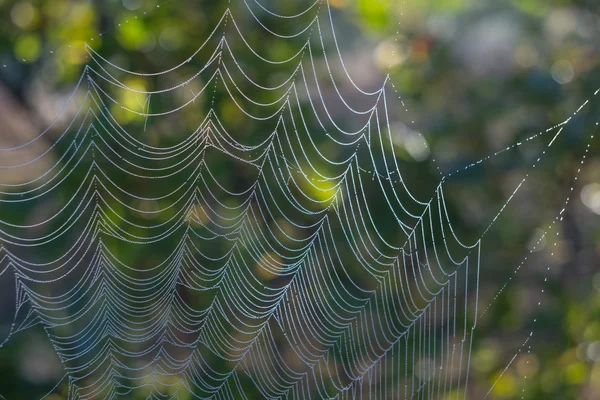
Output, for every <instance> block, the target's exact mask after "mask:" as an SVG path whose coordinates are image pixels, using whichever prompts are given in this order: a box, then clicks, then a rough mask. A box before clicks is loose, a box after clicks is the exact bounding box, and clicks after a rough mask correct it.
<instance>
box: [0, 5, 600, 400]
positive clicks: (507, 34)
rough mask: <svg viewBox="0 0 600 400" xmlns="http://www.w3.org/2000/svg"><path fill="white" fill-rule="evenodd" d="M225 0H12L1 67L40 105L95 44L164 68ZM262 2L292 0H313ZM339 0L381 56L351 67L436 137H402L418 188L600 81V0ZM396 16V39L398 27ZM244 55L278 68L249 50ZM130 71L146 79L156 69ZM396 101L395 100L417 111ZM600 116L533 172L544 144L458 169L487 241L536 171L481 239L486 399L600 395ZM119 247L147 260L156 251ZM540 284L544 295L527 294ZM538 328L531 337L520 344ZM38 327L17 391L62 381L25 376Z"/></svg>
mask: <svg viewBox="0 0 600 400" xmlns="http://www.w3.org/2000/svg"><path fill="white" fill-rule="evenodd" d="M225 3H227V2H226V1H212V0H211V1H208V0H207V1H196V2H191V1H184V2H168V3H166V4H163V5H161V7H157V5H158V4H156V3H153V2H152V0H150V1H142V0H123V1H122V2H120V1H98V2H90V1H69V0H44V1H41V0H40V1H35V0H32V1H26V0H19V1H12V0H3V1H0V13H1V14H0V15H2V23H1V24H0V64H4V65H6V67H4V68H0V78H1V79H2V82H3V83H4V85H5V86H7V87H9V88H10V90H11V91H12V92H13V93H14V94H15V97H16V98H17V99H18V101H19V102H20V103H21V104H22V106H23V107H24V108H25V109H27V110H28V111H29V112H31V113H32V114H43V113H42V112H41V111H40V109H39V106H38V105H36V104H38V103H37V102H36V101H35V96H36V93H38V92H39V88H41V87H43V88H45V89H46V90H47V91H50V92H57V93H60V92H64V91H68V89H69V88H70V87H72V85H73V82H74V81H75V80H77V79H78V77H79V75H80V74H81V72H82V66H83V65H85V63H86V62H88V61H89V60H88V58H87V55H86V52H85V49H84V43H87V45H89V46H90V47H92V48H93V49H94V50H96V51H98V52H99V54H101V55H102V56H103V57H105V58H106V59H108V60H111V61H113V62H115V63H118V64H119V65H121V66H122V67H124V68H127V69H130V70H135V71H141V72H150V71H158V70H164V69H166V68H169V67H171V66H173V65H176V64H178V63H179V62H181V61H183V60H185V59H186V58H187V57H189V56H190V54H192V53H193V52H194V51H195V49H196V48H197V46H198V44H199V43H201V42H202V41H203V39H204V38H205V37H206V36H208V34H209V33H210V32H211V30H212V29H213V27H214V25H215V24H216V22H217V21H218V19H219V18H220V17H221V15H222V12H223V10H224V9H225V7H227V4H225ZM263 4H265V5H266V6H267V7H270V8H272V9H274V10H277V11H278V12H280V13H281V14H286V13H292V12H293V11H297V10H301V9H303V8H304V7H305V6H306V4H307V3H306V2H301V1H268V2H267V1H264V2H263ZM330 4H331V6H332V7H333V8H334V15H335V16H336V20H335V23H336V27H339V29H340V31H341V32H343V33H344V34H343V37H344V40H343V42H342V53H343V55H344V57H345V58H346V59H347V61H348V62H351V60H352V59H353V58H356V59H358V58H361V57H362V58H366V59H367V60H368V62H367V63H366V66H364V67H361V68H362V69H360V70H356V69H355V70H354V72H355V73H360V74H361V75H362V78H363V79H361V80H362V81H365V82H367V84H370V83H369V82H375V81H376V82H381V81H382V79H383V76H384V74H386V73H388V71H389V74H390V78H391V80H392V82H393V83H394V85H395V87H396V88H397V89H398V91H399V93H400V94H401V95H402V97H403V99H404V102H405V103H406V105H407V108H408V114H407V115H409V117H402V119H401V120H402V122H403V126H404V129H408V130H409V131H410V132H417V131H418V132H421V133H422V134H423V135H424V136H425V138H426V140H427V142H428V146H429V148H430V150H431V154H430V155H428V156H427V157H426V159H424V160H420V159H418V158H419V157H418V156H416V157H415V155H414V153H411V152H410V151H408V150H410V149H406V148H404V149H399V154H400V155H401V157H403V161H404V163H405V164H404V165H405V166H407V168H409V170H410V171H412V169H410V168H412V167H411V166H412V165H419V166H420V167H421V169H419V171H420V172H419V173H418V174H417V173H411V172H407V176H408V179H409V180H410V185H409V186H410V187H415V188H416V190H417V191H418V190H419V189H422V191H423V192H427V190H425V188H427V189H430V188H431V187H432V185H435V184H436V183H437V181H438V180H439V177H440V175H439V172H438V168H439V169H440V170H441V172H442V174H447V173H451V172H453V171H454V170H456V169H459V168H461V167H462V166H464V165H468V164H469V163H471V162H473V161H476V160H478V159H481V158H483V157H486V156H487V155H489V154H493V153H494V152H496V151H499V150H501V149H503V148H505V147H506V146H510V145H513V144H515V143H517V142H519V141H520V140H523V139H524V138H526V137H529V136H531V135H533V134H535V133H537V132H541V131H544V130H545V129H546V128H548V127H550V126H553V125H555V124H556V123H558V122H561V121H563V120H565V119H566V118H567V117H568V116H569V115H571V114H572V113H573V112H574V111H575V110H576V109H577V108H578V107H579V105H580V104H582V103H583V102H584V101H585V100H586V99H588V98H590V97H591V96H592V95H593V93H594V91H595V90H596V89H597V88H598V87H600V51H599V50H600V3H597V2H595V1H586V0H426V1H416V0H405V1H400V0H330ZM231 6H232V7H233V8H235V9H237V10H239V11H240V14H243V12H242V11H241V10H243V3H242V2H241V1H232V5H231ZM290 31H294V27H292V26H291V27H290ZM396 32H399V37H400V40H398V41H393V40H392V39H391V38H392V37H394V35H395V34H396ZM247 33H248V40H249V42H251V43H253V44H254V45H255V46H258V47H260V48H261V49H262V50H264V51H265V52H266V53H269V56H271V58H273V59H284V58H287V57H289V56H290V54H291V53H292V52H293V50H294V48H293V47H286V46H281V45H279V42H278V41H275V40H272V38H271V37H269V36H268V35H265V34H263V32H261V33H254V32H248V31H247ZM271 43H272V44H273V45H271ZM390 65H391V68H389V70H388V66H390ZM194 67H197V65H196V66H195V65H193V63H192V64H191V65H189V66H185V67H182V68H181V70H180V74H181V75H182V76H184V75H186V74H187V73H188V71H191V70H192V69H193V68H194ZM244 67H245V68H247V69H248V70H249V71H252V73H253V74H259V75H260V74H262V75H268V71H260V70H256V69H255V67H254V66H253V65H251V64H249V65H244ZM126 84H127V85H128V86H130V87H134V88H140V89H142V88H144V81H142V80H136V79H130V80H128V81H127V82H126ZM372 86H373V87H374V85H372ZM191 90H192V93H193V90H194V89H193V88H192V89H191ZM217 97H218V100H217V102H216V104H217V107H219V112H220V113H221V114H222V115H224V116H225V119H228V121H229V123H231V124H232V125H235V123H236V113H235V105H234V104H232V103H231V101H228V100H227V96H225V95H224V94H223V93H221V94H218V95H217ZM119 100H120V101H121V102H122V103H123V104H125V105H129V106H130V107H135V105H136V103H138V102H140V101H141V102H142V103H144V101H145V99H143V98H141V97H140V98H138V97H137V96H133V97H126V96H125V97H123V98H121V99H119ZM198 102H203V107H204V108H205V109H208V107H209V106H210V105H209V104H206V103H207V100H206V96H201V97H200V98H199V99H198ZM144 104H145V103H144ZM399 108H400V107H399V106H398V110H397V112H395V114H396V115H403V112H404V110H400V109H399ZM112 111H113V112H114V113H115V115H117V117H118V118H119V120H120V122H122V123H124V124H126V125H127V124H131V126H136V124H137V126H139V125H140V124H141V123H143V117H137V116H134V115H132V114H130V113H122V112H121V110H120V109H119V108H118V107H115V108H114V109H113V110H112ZM598 115H599V114H598V109H597V108H594V109H593V110H591V111H590V112H589V114H586V117H581V118H579V119H577V120H576V121H573V123H571V124H569V125H568V126H567V127H566V128H565V134H564V135H563V137H561V139H560V143H558V144H559V146H558V149H556V148H555V149H553V151H552V152H551V153H550V154H549V155H548V159H547V160H546V161H545V162H544V163H543V165H542V166H541V167H540V168H538V169H537V170H535V171H533V170H531V169H530V166H531V164H532V160H535V158H536V157H537V155H538V153H539V150H540V146H541V143H537V142H536V143H533V144H531V145H529V146H524V147H519V148H517V149H516V150H513V151H511V152H508V153H506V154H504V155H502V156H501V157H498V158H494V159H491V160H490V161H489V162H487V163H484V164H482V166H481V167H479V168H474V169H471V170H470V171H468V172H466V173H461V174H457V175H455V176H454V177H453V179H452V180H449V181H448V183H447V186H448V190H447V195H448V199H449V200H450V203H451V205H452V208H453V215H454V216H455V219H456V220H457V230H458V232H459V233H460V235H462V237H465V238H469V239H471V240H475V239H477V238H478V237H479V236H480V235H481V234H482V232H483V230H484V229H485V228H486V226H487V224H488V223H489V221H490V220H491V218H492V217H493V216H494V215H495V214H496V213H497V211H498V210H499V209H500V208H501V207H502V205H503V204H504V203H505V202H506V200H507V198H508V197H509V195H510V193H511V191H512V190H513V188H514V186H515V185H514V184H515V182H517V183H518V180H519V179H520V177H521V176H522V175H523V174H524V173H529V174H530V176H531V177H532V180H533V183H532V186H531V188H530V189H528V191H527V192H526V193H525V194H523V195H522V196H518V197H517V199H515V200H513V203H514V206H512V207H511V208H510V209H509V210H508V211H507V213H506V214H505V215H503V217H502V218H501V219H499V220H498V223H497V224H496V225H495V226H494V228H493V229H492V230H491V231H490V232H489V234H487V235H486V237H485V241H484V245H483V249H484V251H483V254H484V259H483V260H482V275H481V283H480V284H481V288H480V301H481V304H480V307H483V308H485V307H487V306H488V304H490V308H489V311H488V312H486V314H485V316H484V317H483V318H482V319H481V321H480V322H479V325H478V329H477V337H476V341H475V344H474V347H473V353H472V361H473V362H472V369H473V370H472V378H471V379H472V380H471V382H470V392H469V394H468V398H469V399H482V398H484V396H485V395H486V393H487V391H488V390H489V389H490V387H492V385H493V389H491V392H490V396H489V397H488V398H490V399H513V398H515V399H516V398H524V399H590V400H591V399H597V398H600V275H599V274H600V270H599V268H598V265H599V264H598V261H599V256H600V245H598V243H600V224H599V223H598V222H599V221H600V216H599V215H598V209H600V206H598V208H594V207H595V206H594V204H597V203H598V202H600V200H599V198H600V191H597V192H594V193H595V194H592V195H590V196H591V197H590V198H592V199H596V200H593V201H595V202H596V203H593V202H592V203H590V202H587V203H586V201H585V199H583V198H580V194H581V193H582V190H583V189H584V188H586V187H588V189H589V190H592V189H593V188H595V186H589V185H593V184H594V183H598V182H600V157H599V152H598V149H599V145H598V144H594V145H593V146H592V150H591V154H590V155H588V157H587V162H586V165H585V167H584V171H583V172H582V174H581V179H579V180H578V181H577V182H573V181H572V177H573V176H574V173H575V171H576V170H577V168H578V165H577V164H578V162H579V160H580V159H581V156H582V155H583V151H584V147H585V145H586V144H587V140H588V137H589V135H590V132H591V131H593V129H594V122H595V119H594V118H598ZM198 118H199V116H198V115H196V114H191V113H190V114H188V115H186V117H185V119H183V120H182V121H180V124H181V125H179V127H180V128H181V130H180V131H177V132H173V137H170V138H166V139H165V137H164V135H163V136H161V134H159V133H155V132H152V131H149V132H148V133H147V134H146V136H147V139H148V140H149V141H150V142H151V141H152V140H155V141H156V142H159V141H161V143H164V142H165V141H166V142H168V141H170V140H175V137H176V136H177V135H179V134H183V133H184V132H185V131H184V128H185V127H188V129H189V128H190V127H194V126H196V125H197V123H198ZM38 119H39V120H43V118H41V117H40V118H38ZM413 120H414V123H412V121H413ZM246 128H248V127H246ZM253 129H259V128H258V127H250V128H248V129H244V131H245V132H250V133H248V134H249V135H251V132H252V130H253ZM536 146H537V147H536ZM434 159H435V162H434V161H433V160H434ZM423 171H425V172H423ZM218 173H219V174H220V177H221V178H222V179H227V176H228V174H229V175H231V170H227V168H226V167H223V169H222V170H221V171H218ZM229 178H230V179H233V177H231V176H229ZM131 185H136V182H131ZM571 185H575V186H576V189H575V192H574V193H575V197H576V198H575V199H574V200H573V201H572V202H571V203H570V205H569V208H568V210H567V211H566V213H565V217H564V219H563V220H562V221H561V225H560V226H559V229H560V230H561V232H562V233H563V234H562V235H561V237H562V242H561V244H560V248H561V250H560V256H559V259H558V260H557V258H556V257H550V255H549V254H548V253H549V252H550V250H549V247H550V244H551V243H548V244H547V247H546V248H544V249H542V250H540V251H538V252H535V253H534V255H535V257H532V262H530V263H528V264H527V265H526V266H524V267H523V268H522V269H520V270H519V271H517V272H516V273H515V272H514V271H515V268H516V267H517V265H519V262H520V260H521V259H522V257H523V256H524V254H526V252H527V246H528V245H529V244H530V241H531V238H532V236H533V232H534V230H535V229H536V228H540V227H544V226H546V225H548V223H549V222H551V220H552V219H553V218H554V217H555V213H556V212H557V211H559V210H560V208H558V209H557V207H560V206H561V204H562V202H563V201H564V194H566V193H567V190H568V188H569V187H570V186H571ZM594 196H596V197H594ZM582 200H584V201H582ZM590 201H591V200H590ZM113 206H115V207H116V205H113ZM0 213H1V211H0ZM122 256H123V258H124V259H129V261H131V260H139V262H140V263H141V264H143V263H144V262H146V260H145V258H146V257H147V255H145V254H122ZM548 266H551V267H552V272H551V273H550V274H549V273H547V272H546V271H547V267H548ZM546 276H549V279H548V281H545V277H546ZM505 284H506V286H505V287H504V285H505ZM501 289H502V290H501ZM541 290H543V293H542V292H541ZM499 291H500V293H499ZM539 298H543V299H544V304H545V306H544V307H542V308H536V307H530V306H529V305H530V304H536V303H537V301H538V299H539ZM199 301H200V300H199ZM530 332H533V339H532V340H531V342H530V343H529V344H528V347H527V348H526V349H525V350H524V351H519V349H520V346H521V344H522V343H523V340H525V339H526V338H527V336H528V335H529V334H530ZM29 340H30V339H28V337H27V336H19V337H18V338H17V339H16V340H14V341H11V342H10V344H7V345H5V347H4V348H3V349H1V350H0V373H1V376H2V378H1V379H0V394H2V395H4V396H5V397H6V398H7V399H10V400H13V399H29V398H37V397H39V396H40V395H41V394H43V393H45V392H46V391H47V390H49V389H50V388H52V387H53V386H54V384H55V383H56V382H55V381H54V382H52V381H51V380H50V381H45V380H43V379H42V380H38V381H35V380H34V381H32V380H31V378H28V377H27V374H23V368H24V367H23V354H25V353H23V351H24V350H23V349H26V348H27V346H28V343H29ZM529 345H530V347H529ZM517 353H518V355H517V357H516V358H515V359H514V360H513V362H511V359H512V357H513V356H514V355H515V354H517ZM507 365H508V367H507ZM25 368H26V367H25ZM505 368H506V369H505ZM50 376H52V374H50ZM48 398H52V399H57V398H58V397H57V396H55V397H48Z"/></svg>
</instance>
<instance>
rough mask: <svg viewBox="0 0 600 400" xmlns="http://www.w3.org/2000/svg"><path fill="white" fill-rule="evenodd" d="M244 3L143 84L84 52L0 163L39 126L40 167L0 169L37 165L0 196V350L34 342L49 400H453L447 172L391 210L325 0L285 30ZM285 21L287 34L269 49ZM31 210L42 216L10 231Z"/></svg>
mask: <svg viewBox="0 0 600 400" xmlns="http://www.w3.org/2000/svg"><path fill="white" fill-rule="evenodd" d="M244 4H245V5H246V9H245V11H246V15H244V18H246V21H245V23H244V24H243V25H240V24H239V23H238V20H239V17H240V16H238V15H234V12H233V11H231V10H230V9H227V10H225V11H224V13H223V16H222V18H221V19H220V21H219V23H218V24H217V25H216V26H215V27H214V29H213V30H212V33H211V34H210V35H209V37H207V38H206V40H205V41H204V42H203V43H202V44H201V45H200V46H199V47H198V50H197V51H196V52H195V53H194V54H192V55H191V56H190V57H189V58H188V59H187V60H184V61H183V62H181V63H179V64H177V65H174V66H173V67H172V68H170V69H167V70H165V71H159V72H153V73H141V72H136V71H128V70H126V69H124V68H122V67H120V66H119V65H115V64H113V63H111V62H110V61H108V60H106V59H104V58H103V57H102V56H101V55H100V54H98V53H96V52H95V51H94V50H93V49H91V48H88V49H87V50H88V54H89V57H90V60H91V61H90V63H89V64H88V65H87V66H86V67H85V69H84V71H83V74H82V76H81V79H80V80H79V82H78V84H77V87H76V89H75V90H74V92H73V96H72V97H71V99H70V100H69V104H67V106H65V109H64V110H63V113H61V115H60V116H59V117H57V120H56V122H55V123H54V124H53V125H52V126H50V127H49V128H48V129H47V130H46V131H44V132H41V133H40V134H39V136H37V137H36V138H35V139H33V140H31V141H30V142H28V143H23V144H21V145H19V146H16V147H14V148H10V149H9V148H3V149H0V160H10V159H11V158H10V157H3V156H1V155H6V154H10V153H11V152H14V151H18V150H19V149H22V148H25V147H27V146H33V145H34V144H35V143H36V142H37V141H38V140H42V139H44V138H45V137H46V136H47V134H48V132H50V131H53V130H57V129H58V127H60V134H58V135H57V136H54V138H53V141H52V145H51V146H49V147H48V148H47V150H44V151H43V152H39V154H36V155H35V156H34V157H32V158H31V159H28V160H20V161H19V163H12V164H6V163H4V162H3V164H2V165H1V166H0V168H3V169H10V170H11V171H13V170H14V171H18V170H19V169H21V168H32V166H35V165H36V164H38V165H45V166H46V168H44V170H43V172H41V173H40V174H39V175H38V176H37V177H34V178H32V179H31V180H30V181H29V182H25V183H18V184H15V183H3V184H2V186H1V188H0V189H1V196H0V204H1V206H2V208H3V209H4V210H5V211H6V212H4V215H7V216H9V217H7V219H6V220H2V221H0V243H1V245H2V247H1V250H0V252H1V258H0V271H2V278H3V279H6V278H7V277H9V279H12V280H13V281H14V290H15V319H14V323H13V327H12V331H11V335H14V334H16V333H18V332H20V331H22V330H25V329H28V328H30V327H32V326H34V325H41V326H42V327H43V328H44V329H45V331H46V332H47V335H48V338H49V340H50V341H51V342H52V345H53V347H54V349H55V351H56V353H57V355H58V356H59V357H60V360H61V362H62V364H63V366H64V369H65V373H66V374H65V378H64V379H63V381H62V383H63V384H65V385H68V396H69V398H70V399H93V398H115V397H119V396H126V397H127V396H129V395H130V394H131V392H134V391H142V392H143V393H147V396H148V398H191V397H198V398H223V399H229V398H250V395H249V393H258V394H259V396H260V397H264V398H280V397H286V398H297V399H306V398H363V397H369V398H402V399H412V398H448V396H452V398H457V399H458V398H464V397H465V396H466V387H467V385H468V371H469V360H470V348H471V340H472V337H473V332H474V330H475V327H476V316H477V312H475V314H474V315H475V317H473V313H470V312H469V311H468V310H469V308H472V307H475V309H477V287H478V279H479V264H480V243H481V239H480V240H478V241H477V242H475V243H473V244H465V243H463V242H461V240H460V238H458V237H457V236H456V235H455V233H454V231H453V228H452V223H451V220H450V216H449V211H448V208H447V206H446V202H445V199H444V182H445V181H446V180H447V179H451V176H452V175H453V174H449V175H447V176H446V177H445V178H444V179H442V181H441V182H440V184H439V185H438V186H437V188H436V189H435V190H434V191H433V193H432V194H431V196H430V197H429V198H428V199H419V198H418V196H417V195H415V194H413V193H411V191H410V190H409V188H408V187H407V185H406V184H405V181H404V180H403V178H402V171H401V170H400V168H399V165H398V162H397V161H396V160H397V157H396V156H395V154H394V143H393V139H394V138H393V135H394V132H393V130H392V129H391V120H392V116H391V115H390V109H389V108H388V105H389V100H388V99H390V98H393V97H394V96H397V95H395V89H394V88H393V87H392V86H391V83H390V82H389V81H388V80H387V79H385V81H384V83H383V84H382V86H381V87H380V88H379V89H378V90H376V91H374V92H367V91H364V90H362V89H361V88H359V87H358V86H357V85H356V84H355V82H354V81H353V80H352V78H351V77H350V76H349V75H348V72H347V70H346V66H345V65H344V61H343V60H342V58H341V55H340V50H339V47H338V42H337V40H338V38H337V37H336V36H335V31H334V30H333V24H332V17H331V10H330V9H329V5H328V4H327V2H323V1H320V0H318V1H316V2H314V3H313V4H311V5H309V6H308V7H307V8H306V10H305V11H304V12H301V13H299V14H297V15H293V16H292V15H286V16H282V15H278V14H277V13H275V12H273V11H270V10H269V9H267V8H266V7H265V6H263V5H261V4H259V3H258V2H253V1H248V2H244ZM248 18H249V20H250V23H248ZM290 19H294V20H296V23H295V24H294V25H293V26H303V28H302V29H300V30H298V31H297V32H287V31H286V29H287V28H286V27H287V25H285V21H289V20H290ZM282 21H283V22H282ZM248 29H254V30H256V31H257V32H259V34H260V35H270V36H274V37H276V41H277V43H278V44H280V45H281V46H286V48H287V49H288V51H287V54H288V57H287V58H286V59H275V60H274V59H271V58H269V56H268V54H267V53H268V51H265V49H261V48H260V47H257V46H256V43H253V42H252V40H250V37H251V35H250V34H249V31H248ZM245 30H246V31H245ZM328 47H331V48H332V49H333V56H331V54H329V53H326V48H328ZM248 58H253V59H254V60H255V62H256V63H260V65H261V68H262V69H264V70H265V71H269V73H268V75H266V76H267V78H265V76H262V77H261V76H260V75H261V74H260V73H258V72H259V71H257V70H256V69H254V70H250V69H249V68H247V67H246V66H245V65H244V64H243V62H242V60H244V59H248ZM131 82H135V83H136V84H135V85H133V84H131ZM342 85H343V86H344V87H345V88H346V89H347V88H348V87H351V88H352V92H353V93H352V95H351V96H348V95H347V94H344V95H343V94H342V91H341V90H340V87H341V86H342ZM346 92H347V90H346ZM332 93H333V95H332ZM67 109H69V110H75V111H74V112H72V113H70V112H67ZM334 110H335V111H334ZM190 115H193V116H194V119H192V120H194V121H196V122H195V125H193V126H192V125H189V124H188V125H183V124H184V123H183V122H182V121H183V120H184V118H183V117H186V118H185V121H189V120H190V118H189V116H190ZM224 115H226V116H227V117H224ZM567 122H568V120H567V121H565V122H564V123H563V124H559V125H557V126H556V127H552V128H550V129H549V130H548V131H547V132H545V133H548V132H550V133H552V135H555V136H553V139H552V141H550V142H549V145H548V146H551V145H552V143H553V142H554V140H555V139H556V137H557V136H558V135H559V134H560V132H561V130H562V127H563V126H564V125H565V124H566V123H567ZM183 128H185V129H183ZM136 129H137V131H136V132H135V133H131V132H132V130H136ZM182 129H183V130H185V132H186V133H185V134H184V135H181V134H177V133H176V132H177V131H178V130H179V131H181V130H182ZM159 131H160V132H162V133H161V134H162V136H160V135H158V134H157V133H156V132H159ZM545 133H542V134H540V135H543V134H545ZM536 136H538V135H536ZM506 150H508V149H506ZM53 154H59V155H60V156H58V157H55V158H52V157H53V156H52V155H53ZM496 154H498V153H496ZM544 154H545V152H544ZM491 156H493V155H491ZM491 156H490V157H491ZM542 156H543V155H542ZM49 159H50V161H48V160H49ZM482 161H484V160H482ZM482 161H480V162H482ZM538 161H539V159H538ZM480 162H477V163H474V164H472V165H470V166H467V167H466V168H470V167H473V166H476V165H477V164H479V163H480ZM42 163H43V164H42ZM457 172H458V171H457ZM232 176H234V177H235V179H233V180H232ZM525 179H526V178H525ZM525 179H524V180H525ZM523 182H524V181H523ZM523 182H521V183H523ZM519 187H520V185H519ZM519 187H517V188H516V190H515V192H516V191H517V190H518V189H519ZM511 198H512V196H511ZM508 201H510V199H509V200H508ZM40 204H46V205H47V208H48V209H49V210H50V212H49V213H47V214H45V215H41V216H38V217H37V218H36V219H35V221H27V222H23V221H21V220H20V219H19V218H18V215H20V214H22V210H24V209H28V207H34V206H35V205H40ZM505 206H506V205H505ZM374 209H377V213H374V212H373V210H374ZM500 212H502V210H500ZM11 215H12V216H14V220H12V219H10V218H11V217H10V216H11ZM494 221H495V220H494ZM492 223H493V222H492ZM482 237H483V236H482ZM165 249H167V250H166V251H165ZM141 259H143V260H145V261H144V263H140V262H139V260H141ZM148 260H150V261H148ZM9 338H10V336H9V337H8V338H7V339H6V340H9ZM59 384H60V383H59ZM57 386H58V385H57Z"/></svg>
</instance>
